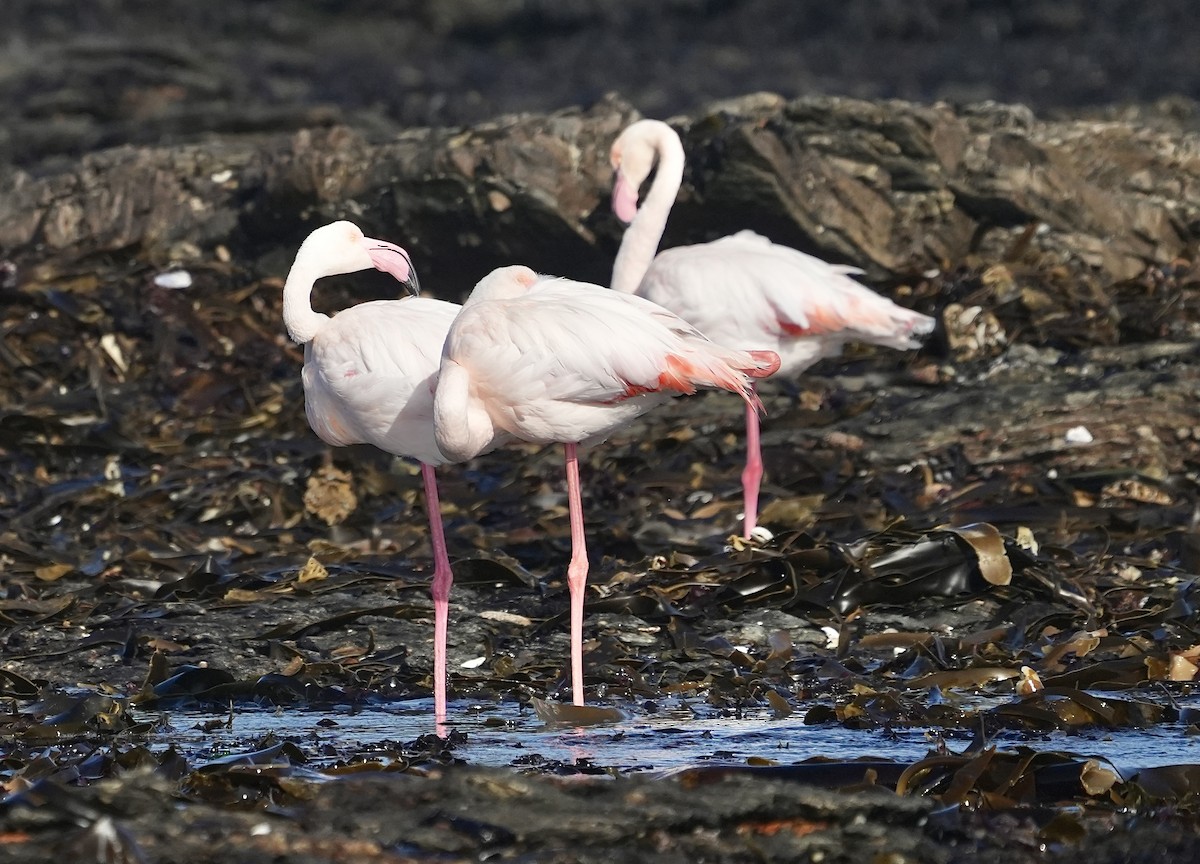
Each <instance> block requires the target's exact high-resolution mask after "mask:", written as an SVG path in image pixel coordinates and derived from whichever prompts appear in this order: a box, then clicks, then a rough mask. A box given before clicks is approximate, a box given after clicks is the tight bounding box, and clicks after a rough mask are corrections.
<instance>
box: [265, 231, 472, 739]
mask: <svg viewBox="0 0 1200 864" xmlns="http://www.w3.org/2000/svg"><path fill="white" fill-rule="evenodd" d="M370 267H375V268H376V269H378V270H382V271H384V272H386V273H390V274H391V275H392V276H394V277H396V279H398V280H400V281H401V282H403V283H405V285H406V286H407V287H408V288H409V290H410V291H411V292H412V294H413V295H416V294H418V293H419V292H420V288H419V286H418V283H417V277H416V272H415V271H414V270H413V268H412V261H411V260H410V259H409V257H408V253H407V252H405V251H404V250H403V249H401V248H400V247H399V246H396V245H394V244H392V243H387V242H384V241H382V240H373V239H371V238H370V237H364V236H363V232H362V231H360V230H359V228H358V226H356V225H354V224H353V223H351V222H334V223H332V224H329V225H325V226H323V227H321V228H318V229H317V230H315V231H313V232H312V233H311V234H309V235H308V237H307V238H306V239H305V241H304V243H303V244H302V245H301V246H300V251H299V252H297V253H296V260H295V262H294V263H293V264H292V269H291V270H290V271H289V273H288V277H287V282H286V283H285V284H284V288H283V321H284V324H286V325H287V330H288V334H289V335H290V336H291V337H292V339H293V340H294V341H295V342H298V343H300V344H302V345H303V346H304V370H303V372H302V373H301V375H302V377H303V380H304V410H305V413H306V414H307V415H308V425H309V426H311V427H312V429H313V431H314V432H316V433H317V435H318V436H320V438H321V440H322V441H325V442H326V443H327V444H332V445H333V446H335V447H343V446H346V445H348V444H374V445H375V446H376V447H378V448H379V449H380V450H384V451H386V452H388V453H393V454H395V455H397V456H407V457H409V458H411V459H416V460H417V461H419V462H420V463H421V479H422V481H423V482H424V485H425V506H426V509H427V510H428V511H429V531H430V537H431V540H432V544H433V562H434V569H433V584H432V586H431V593H432V595H433V608H434V637H433V692H434V712H435V715H436V719H437V722H438V723H439V724H440V723H441V722H442V721H444V720H445V718H446V625H447V617H448V614H449V598H450V586H451V585H452V584H453V581H454V576H453V573H452V572H451V570H450V560H449V558H448V556H447V554H446V538H445V535H444V534H443V532H442V516H441V510H440V507H439V504H438V491H437V480H436V478H435V476H434V466H436V465H440V464H442V463H443V462H445V461H447V460H446V458H445V457H444V456H443V455H442V453H441V451H440V450H438V446H437V442H436V441H435V440H434V430H433V391H434V387H435V384H436V382H437V371H438V363H439V362H440V360H441V355H442V342H443V341H444V340H445V338H446V331H448V330H449V329H450V322H452V321H453V320H454V316H455V315H457V314H458V310H459V308H460V307H459V306H458V305H456V304H454V303H445V302H443V301H441V300H430V299H427V298H422V297H418V296H412V297H405V298H404V299H402V300H375V301H372V302H370V303H360V304H359V305H357V306H351V307H350V308H349V309H345V310H343V311H341V312H339V313H338V314H337V315H336V316H335V317H333V318H330V317H329V316H328V315H325V314H323V313H320V312H316V311H314V310H313V308H312V304H311V302H310V299H309V298H310V295H311V294H312V289H313V284H314V283H315V282H316V281H317V280H318V279H320V278H322V277H324V276H336V275H339V274H342V273H355V272H357V271H359V270H366V269H368V268H370Z"/></svg>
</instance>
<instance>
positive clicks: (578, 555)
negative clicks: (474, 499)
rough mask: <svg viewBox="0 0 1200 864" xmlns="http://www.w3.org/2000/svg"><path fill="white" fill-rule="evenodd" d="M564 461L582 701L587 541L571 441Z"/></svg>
mask: <svg viewBox="0 0 1200 864" xmlns="http://www.w3.org/2000/svg"><path fill="white" fill-rule="evenodd" d="M563 448H564V450H565V451H566V463H567V506H568V508H569V509H570V511H571V566H569V567H568V568H567V587H569V588H570V589H571V686H572V689H573V691H574V694H575V704H576V705H582V704H583V595H584V590H585V589H586V587H587V575H588V559H587V541H586V539H585V538H584V536H583V502H582V500H581V499H580V495H579V459H578V457H577V454H576V447H575V445H574V444H564V445H563Z"/></svg>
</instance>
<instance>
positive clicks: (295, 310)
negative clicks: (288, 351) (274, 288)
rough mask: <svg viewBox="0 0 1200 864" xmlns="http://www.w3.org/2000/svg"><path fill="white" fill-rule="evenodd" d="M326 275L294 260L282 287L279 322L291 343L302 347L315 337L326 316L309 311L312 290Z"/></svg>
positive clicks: (313, 267) (310, 309)
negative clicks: (285, 328)
mask: <svg viewBox="0 0 1200 864" xmlns="http://www.w3.org/2000/svg"><path fill="white" fill-rule="evenodd" d="M325 275H326V274H325V273H324V272H322V271H321V270H319V269H318V268H317V267H315V266H313V265H311V264H309V263H308V262H305V261H303V260H300V259H299V258H297V261H296V263H294V264H293V265H292V269H291V271H289V273H288V277H287V282H285V283H284V286H283V323H284V326H286V327H287V331H288V335H289V336H291V337H292V341H293V342H297V343H299V344H301V345H303V344H304V343H306V342H311V341H312V340H313V339H315V338H316V335H317V333H319V332H320V331H321V328H322V327H323V326H324V325H325V322H327V321H328V320H329V316H328V315H326V314H324V313H322V312H316V311H314V310H313V308H312V300H311V297H312V289H313V285H314V284H316V281H317V280H318V279H320V278H321V277H322V276H325Z"/></svg>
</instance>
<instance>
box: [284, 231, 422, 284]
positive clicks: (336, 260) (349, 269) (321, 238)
mask: <svg viewBox="0 0 1200 864" xmlns="http://www.w3.org/2000/svg"><path fill="white" fill-rule="evenodd" d="M300 254H301V255H306V256H307V255H311V256H312V257H313V258H314V259H315V260H316V261H319V262H320V264H319V266H320V269H321V272H322V275H325V276H336V275H339V274H342V273H357V272H358V271H359V270H369V269H371V268H372V267H374V268H375V269H376V270H382V271H383V272H384V273H388V274H390V275H391V276H393V277H394V278H395V279H396V280H397V281H398V282H400V283H402V284H403V285H404V287H405V288H407V289H408V291H409V293H410V294H413V295H414V296H415V295H418V294H420V293H421V283H420V281H419V280H418V279H417V271H416V269H415V268H414V267H413V265H412V259H411V258H409V257H408V253H407V252H405V251H404V250H403V249H401V248H400V247H399V246H397V245H396V244H395V243H388V242H387V241H386V240H376V239H374V238H373V237H367V236H366V235H364V234H363V232H362V230H361V229H360V228H359V227H358V226H357V225H355V224H354V223H353V222H347V221H345V220H342V221H339V222H331V223H330V224H328V225H324V226H322V227H320V228H318V229H317V230H315V231H313V232H312V233H311V234H309V235H308V238H307V239H306V240H305V241H304V244H303V245H302V246H301V247H300ZM297 257H299V255H297Z"/></svg>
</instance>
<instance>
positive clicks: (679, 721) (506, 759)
mask: <svg viewBox="0 0 1200 864" xmlns="http://www.w3.org/2000/svg"><path fill="white" fill-rule="evenodd" d="M1195 701H1196V702H1197V703H1198V704H1200V696H1198V697H1197V698H1196V700H1195ZM697 710H702V709H701V706H698V707H697ZM213 716H214V715H212V714H190V715H187V714H183V713H179V714H176V715H174V716H173V718H172V719H173V721H174V723H175V728H174V729H173V730H170V731H168V732H162V733H159V734H158V735H157V736H156V740H155V741H154V744H155V745H156V746H157V745H162V746H165V745H167V744H174V745H175V747H176V748H177V749H178V750H180V751H181V752H182V753H183V755H185V756H186V757H188V758H189V760H191V759H194V760H196V761H197V762H200V763H203V762H204V761H205V759H206V758H212V757H213V756H215V755H219V754H222V753H228V752H230V751H236V750H241V749H246V748H247V747H248V746H250V745H252V744H253V743H254V742H256V741H258V740H259V739H260V738H262V737H263V736H264V735H267V734H268V733H274V734H275V735H278V736H280V737H282V738H288V739H293V740H295V742H296V743H297V744H298V745H299V746H301V747H302V748H303V749H304V750H305V752H306V753H307V754H310V759H311V761H310V763H309V764H310V767H317V768H319V767H321V766H323V765H328V764H332V763H334V762H337V761H339V760H341V759H344V758H346V757H348V756H350V755H352V754H354V753H355V752H356V751H358V749H359V748H361V747H362V746H363V745H366V744H372V743H375V742H379V741H382V740H387V741H411V740H413V739H415V738H417V737H418V736H420V735H425V734H428V733H430V732H432V731H434V728H433V720H432V717H433V708H432V702H431V701H429V700H422V701H414V702H406V703H404V704H403V707H401V708H396V707H386V708H384V707H379V708H373V709H369V710H363V711H360V712H358V713H353V714H352V713H349V712H339V711H315V710H298V709H294V708H289V709H287V710H281V711H271V710H242V711H237V712H235V713H234V715H233V727H232V728H231V729H226V728H221V729H217V730H210V731H203V730H201V729H200V728H199V727H200V725H201V724H202V723H203V722H204V721H205V720H209V719H212V718H213ZM803 716H804V712H803V711H797V712H796V713H795V714H793V715H792V716H791V717H789V718H787V719H785V720H773V719H770V712H769V711H766V710H764V711H763V712H762V713H761V714H759V715H746V716H743V717H740V718H730V717H715V716H698V715H697V713H695V712H693V711H692V709H691V708H687V707H680V708H676V709H674V710H670V711H663V712H660V713H658V714H654V715H650V716H646V715H642V716H638V717H635V718H634V719H631V720H628V721H626V722H623V723H615V724H610V725H606V726H591V727H554V726H547V725H545V724H544V723H543V722H542V721H540V720H539V719H538V718H537V717H536V716H535V715H534V714H533V712H532V711H530V710H524V711H522V710H519V709H518V708H517V706H515V705H513V704H511V703H504V704H500V705H481V706H469V705H464V704H463V703H461V702H460V703H456V704H452V705H451V710H450V721H449V722H448V723H447V728H448V729H453V730H456V731H458V732H462V733H465V734H466V736H467V740H466V742H465V743H464V744H462V745H461V746H459V747H458V748H456V750H455V752H456V754H457V755H458V756H459V757H461V758H462V759H464V760H465V761H466V762H468V763H470V764H473V765H491V766H516V767H524V766H537V765H542V764H545V763H547V762H549V763H556V762H557V763H562V764H564V765H575V764H580V763H590V764H591V765H595V766H612V767H615V768H617V769H620V770H621V771H638V772H645V771H655V772H658V771H666V770H670V769H676V768H682V767H687V766H693V765H721V764H725V765H730V764H732V765H745V764H747V762H748V760H755V761H756V762H757V761H758V760H770V761H772V762H777V763H779V764H784V765H787V764H792V763H796V762H801V761H804V760H806V759H811V758H813V757H823V758H826V759H834V760H840V761H845V760H851V759H861V758H865V757H873V758H875V759H886V760H894V761H898V762H912V761H916V760H918V759H921V758H923V757H924V756H926V755H928V753H929V752H930V750H932V749H934V748H935V747H936V746H937V740H936V738H935V737H934V736H933V735H929V736H927V734H926V730H924V729H916V728H912V729H910V728H901V729H892V730H885V729H865V730H863V729H847V728H845V727H843V726H840V725H836V724H825V725H819V726H805V725H804V721H803ZM191 718H194V719H195V721H196V722H195V724H194V726H193V727H192V728H184V726H183V723H184V722H187V720H189V719H191ZM331 721H332V722H331ZM333 724H336V725H333ZM934 734H936V733H934ZM969 743H970V739H969V736H967V737H964V738H962V739H960V740H949V741H947V742H946V746H947V747H948V748H949V749H950V750H952V751H956V752H957V751H962V750H964V749H966V747H967V746H968V744H969ZM992 743H995V744H996V745H997V746H998V747H999V748H1000V749H1002V750H1003V749H1011V748H1015V747H1017V746H1019V745H1021V744H1032V745H1033V746H1036V747H1037V749H1039V750H1043V751H1046V750H1061V751H1068V752H1072V753H1076V754H1079V755H1080V756H1084V757H1087V756H1098V757H1102V758H1106V759H1109V760H1111V762H1112V763H1113V764H1114V765H1115V766H1116V767H1117V768H1119V769H1120V770H1121V772H1122V773H1126V772H1127V771H1130V770H1132V769H1137V768H1144V767H1149V766H1156V765H1168V764H1178V763H1180V762H1188V761H1193V760H1194V759H1196V758H1200V757H1198V756H1195V755H1193V754H1192V750H1193V748H1194V747H1195V746H1196V745H1195V739H1193V738H1190V737H1186V736H1184V734H1183V727H1182V726H1181V725H1179V724H1160V725H1158V726H1156V727H1154V728H1152V729H1128V730H1086V731H1083V732H1079V733H1065V732H1053V733H1049V734H1044V735H1037V736H1036V738H1035V739H1034V740H1032V741H1031V740H1030V737H1029V736H1028V734H1025V733H1018V732H1006V733H1003V734H1001V735H1000V736H998V737H997V738H995V739H993V742H992Z"/></svg>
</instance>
